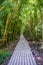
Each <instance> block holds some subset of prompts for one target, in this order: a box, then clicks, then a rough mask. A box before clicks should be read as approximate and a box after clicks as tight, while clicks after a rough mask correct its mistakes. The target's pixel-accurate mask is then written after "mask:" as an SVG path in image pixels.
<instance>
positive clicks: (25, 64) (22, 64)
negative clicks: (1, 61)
mask: <svg viewBox="0 0 43 65" xmlns="http://www.w3.org/2000/svg"><path fill="white" fill-rule="evenodd" d="M8 65H36V62H35V58H34V57H33V54H32V52H31V49H30V46H29V45H28V42H27V41H26V40H25V38H24V36H23V35H21V36H20V40H19V42H18V44H17V46H16V48H15V50H14V52H13V55H12V57H11V59H10V61H9V63H8Z"/></svg>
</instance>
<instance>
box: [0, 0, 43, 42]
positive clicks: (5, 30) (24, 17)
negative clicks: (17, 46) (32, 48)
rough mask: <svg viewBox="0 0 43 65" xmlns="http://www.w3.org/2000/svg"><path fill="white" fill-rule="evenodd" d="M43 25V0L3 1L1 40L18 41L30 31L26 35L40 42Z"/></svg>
mask: <svg viewBox="0 0 43 65" xmlns="http://www.w3.org/2000/svg"><path fill="white" fill-rule="evenodd" d="M0 2H1V1H0ZM9 14H10V15H9ZM42 23H43V1H42V0H3V2H2V3H1V4H0V39H7V41H12V40H16V39H17V38H18V37H19V36H20V34H22V33H24V32H25V30H28V32H26V33H25V34H27V33H28V34H27V35H28V36H29V37H30V38H31V39H32V40H35V39H36V40H37V39H38V40H40V39H42ZM36 29H37V30H36Z"/></svg>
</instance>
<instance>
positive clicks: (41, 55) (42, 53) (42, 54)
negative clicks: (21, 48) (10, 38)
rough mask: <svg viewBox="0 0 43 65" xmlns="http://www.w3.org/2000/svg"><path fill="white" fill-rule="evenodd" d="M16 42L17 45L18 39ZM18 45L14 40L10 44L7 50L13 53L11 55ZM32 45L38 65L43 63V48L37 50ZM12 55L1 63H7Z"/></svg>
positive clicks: (3, 64)
mask: <svg viewBox="0 0 43 65" xmlns="http://www.w3.org/2000/svg"><path fill="white" fill-rule="evenodd" d="M15 43H16V45H17V41H16V42H15ZM16 45H15V44H14V43H12V42H11V43H10V44H9V47H8V49H7V51H8V52H9V53H11V55H12V53H13V51H14V49H15V47H16ZM30 47H31V50H32V53H33V56H34V57H35V60H36V63H37V65H43V49H39V50H37V49H36V47H35V46H30ZM11 55H10V56H9V57H7V58H6V59H5V60H4V62H3V63H2V64H1V65H7V64H8V62H9V60H10V58H11Z"/></svg>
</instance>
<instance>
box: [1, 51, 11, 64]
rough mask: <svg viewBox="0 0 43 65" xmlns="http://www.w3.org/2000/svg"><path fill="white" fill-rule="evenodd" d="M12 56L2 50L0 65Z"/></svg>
mask: <svg viewBox="0 0 43 65" xmlns="http://www.w3.org/2000/svg"><path fill="white" fill-rule="evenodd" d="M8 56H10V54H9V53H8V52H6V51H4V50H0V64H1V63H2V62H3V61H4V60H5V59H6V58H7V57H8Z"/></svg>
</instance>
